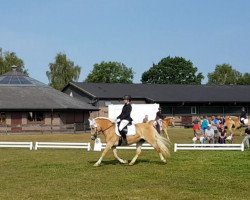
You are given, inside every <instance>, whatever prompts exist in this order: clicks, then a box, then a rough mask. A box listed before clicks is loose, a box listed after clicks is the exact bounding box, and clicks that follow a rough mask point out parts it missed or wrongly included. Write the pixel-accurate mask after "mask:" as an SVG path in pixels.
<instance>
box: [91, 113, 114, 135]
mask: <svg viewBox="0 0 250 200" xmlns="http://www.w3.org/2000/svg"><path fill="white" fill-rule="evenodd" d="M89 125H90V129H91V139H92V140H95V139H96V138H97V135H99V134H100V133H104V132H105V131H107V130H109V129H110V128H111V127H112V126H114V122H112V121H111V120H109V119H108V118H104V117H97V118H95V119H92V120H91V119H89Z"/></svg>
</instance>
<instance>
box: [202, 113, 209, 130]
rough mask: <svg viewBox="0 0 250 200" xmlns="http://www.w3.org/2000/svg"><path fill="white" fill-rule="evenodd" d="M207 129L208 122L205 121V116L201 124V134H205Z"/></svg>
mask: <svg viewBox="0 0 250 200" xmlns="http://www.w3.org/2000/svg"><path fill="white" fill-rule="evenodd" d="M207 127H208V120H207V116H205V117H204V118H203V120H202V123H201V130H202V131H203V133H205V130H206V129H207Z"/></svg>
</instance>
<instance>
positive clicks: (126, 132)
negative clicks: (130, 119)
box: [115, 123, 136, 146]
mask: <svg viewBox="0 0 250 200" xmlns="http://www.w3.org/2000/svg"><path fill="white" fill-rule="evenodd" d="M118 126H119V123H117V124H116V127H115V133H116V135H118V136H119V137H120V139H119V143H118V146H126V145H127V136H130V135H135V134H136V131H135V125H134V124H132V123H129V124H128V125H127V126H125V127H124V128H123V129H122V130H121V131H119V129H118Z"/></svg>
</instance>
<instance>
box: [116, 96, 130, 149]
mask: <svg viewBox="0 0 250 200" xmlns="http://www.w3.org/2000/svg"><path fill="white" fill-rule="evenodd" d="M123 101H124V105H123V108H122V112H121V114H120V115H119V116H118V117H117V120H116V121H117V122H119V124H118V130H119V132H120V134H121V136H122V138H123V143H122V144H123V145H127V138H126V134H127V132H128V130H127V129H126V128H125V127H126V126H127V125H128V124H129V123H131V122H132V121H133V119H132V118H131V116H130V115H131V111H132V106H131V104H130V102H131V96H130V95H125V96H124V97H123Z"/></svg>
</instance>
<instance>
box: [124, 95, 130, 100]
mask: <svg viewBox="0 0 250 200" xmlns="http://www.w3.org/2000/svg"><path fill="white" fill-rule="evenodd" d="M123 100H128V101H131V96H130V95H125V96H124V97H123Z"/></svg>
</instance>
